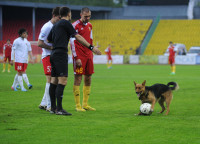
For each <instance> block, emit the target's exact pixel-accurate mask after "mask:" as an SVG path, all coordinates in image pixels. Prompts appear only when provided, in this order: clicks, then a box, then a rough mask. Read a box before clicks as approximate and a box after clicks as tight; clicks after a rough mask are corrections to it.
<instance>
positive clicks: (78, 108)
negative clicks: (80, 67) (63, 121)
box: [73, 74, 85, 112]
mask: <svg viewBox="0 0 200 144" xmlns="http://www.w3.org/2000/svg"><path fill="white" fill-rule="evenodd" d="M81 81H82V75H81V74H75V75H74V87H73V93H74V100H75V103H76V111H80V112H84V111H85V110H84V109H83V108H82V107H81V103H80V84H81Z"/></svg>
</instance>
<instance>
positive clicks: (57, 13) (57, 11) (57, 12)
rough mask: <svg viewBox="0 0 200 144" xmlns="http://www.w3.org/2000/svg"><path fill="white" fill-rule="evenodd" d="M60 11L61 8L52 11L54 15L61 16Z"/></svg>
mask: <svg viewBox="0 0 200 144" xmlns="http://www.w3.org/2000/svg"><path fill="white" fill-rule="evenodd" d="M59 10H60V7H55V8H54V9H53V10H52V15H55V16H58V15H59Z"/></svg>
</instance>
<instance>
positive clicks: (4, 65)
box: [3, 63, 6, 71]
mask: <svg viewBox="0 0 200 144" xmlns="http://www.w3.org/2000/svg"><path fill="white" fill-rule="evenodd" d="M5 69H6V63H3V71H5Z"/></svg>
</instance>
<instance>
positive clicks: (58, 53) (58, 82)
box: [47, 7, 101, 115]
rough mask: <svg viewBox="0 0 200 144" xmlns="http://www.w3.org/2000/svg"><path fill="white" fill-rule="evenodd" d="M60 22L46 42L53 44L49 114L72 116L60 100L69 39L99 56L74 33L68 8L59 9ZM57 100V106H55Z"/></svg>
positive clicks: (65, 72)
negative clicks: (74, 39) (73, 38)
mask: <svg viewBox="0 0 200 144" xmlns="http://www.w3.org/2000/svg"><path fill="white" fill-rule="evenodd" d="M59 13H60V16H61V20H60V21H59V22H57V23H56V24H55V25H54V26H53V28H52V29H51V31H50V33H49V36H48V38H47V39H48V41H49V42H52V43H53V50H52V53H51V56H50V62H51V83H50V88H49V93H50V99H51V111H50V113H56V114H57V115H72V114H71V113H68V112H67V111H65V110H64V109H63V107H62V98H63V91H64V88H65V85H66V84H67V77H68V53H67V52H68V49H67V46H68V42H69V38H70V37H75V38H76V39H77V40H78V41H79V42H80V43H82V44H83V45H85V46H86V47H87V48H89V49H90V50H92V51H93V52H94V53H96V54H101V52H100V51H99V50H98V47H94V46H92V45H90V44H89V43H88V42H87V41H86V40H85V39H84V38H83V37H81V36H80V35H79V34H77V33H76V31H75V29H74V28H73V26H72V24H71V23H70V20H71V10H70V9H69V8H68V7H61V8H60V11H59ZM56 100H57V106H56Z"/></svg>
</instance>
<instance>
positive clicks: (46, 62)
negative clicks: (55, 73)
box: [42, 56, 51, 75]
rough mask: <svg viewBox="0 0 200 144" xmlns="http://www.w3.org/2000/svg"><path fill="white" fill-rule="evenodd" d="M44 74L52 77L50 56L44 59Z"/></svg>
mask: <svg viewBox="0 0 200 144" xmlns="http://www.w3.org/2000/svg"><path fill="white" fill-rule="evenodd" d="M42 63H43V68H44V74H45V75H51V63H50V56H47V57H45V58H43V59H42Z"/></svg>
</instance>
